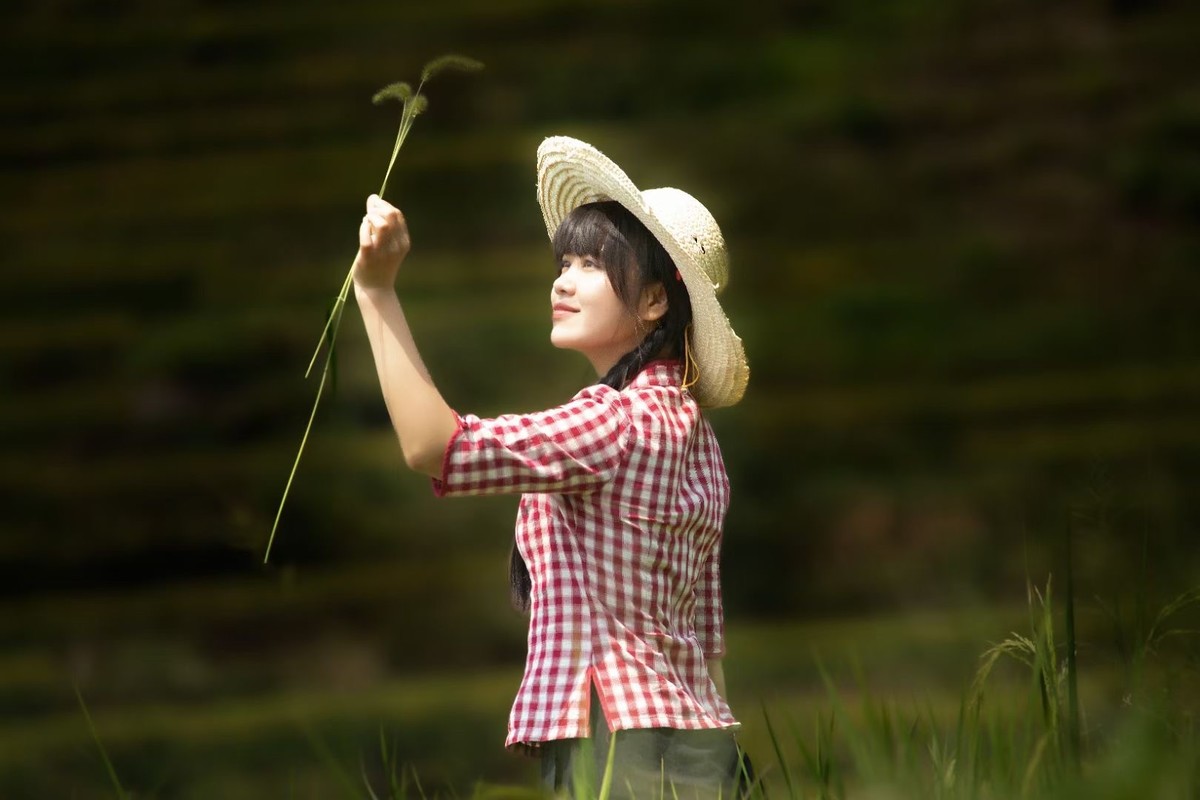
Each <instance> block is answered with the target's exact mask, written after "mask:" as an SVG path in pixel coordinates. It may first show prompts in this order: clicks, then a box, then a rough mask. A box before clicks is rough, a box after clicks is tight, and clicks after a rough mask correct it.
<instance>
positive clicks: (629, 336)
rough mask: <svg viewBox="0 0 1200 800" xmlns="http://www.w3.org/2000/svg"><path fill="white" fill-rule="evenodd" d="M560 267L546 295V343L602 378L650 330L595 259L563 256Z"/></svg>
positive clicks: (569, 255)
mask: <svg viewBox="0 0 1200 800" xmlns="http://www.w3.org/2000/svg"><path fill="white" fill-rule="evenodd" d="M559 267H560V271H559V274H558V277H557V278H556V279H555V280H554V285H553V288H552V290H551V292H550V305H551V321H552V322H551V325H552V327H551V329H550V341H551V343H553V344H554V346H555V347H562V348H566V349H570V350H578V351H579V352H580V353H583V355H584V356H585V357H587V359H588V360H589V361H590V362H592V366H593V367H594V368H595V369H596V374H597V375H603V374H605V373H606V372H608V370H609V369H610V368H611V367H612V365H613V364H615V363H617V361H618V360H619V359H620V358H621V356H623V355H625V354H626V353H628V352H629V351H630V350H632V349H633V348H634V347H636V346H637V344H638V343H639V342H640V341H641V340H642V338H643V337H644V336H645V332H646V330H647V327H648V326H647V325H646V324H645V323H642V322H641V321H640V320H639V317H638V314H637V312H635V311H634V310H631V309H630V308H629V307H628V306H626V305H625V303H624V302H623V301H622V300H621V298H620V297H618V296H617V293H616V291H615V290H614V289H613V287H612V284H611V283H610V282H609V280H608V273H606V272H605V270H604V265H603V264H601V263H600V262H599V260H598V259H596V258H595V257H594V256H581V255H578V254H575V253H565V254H564V255H563V257H562V261H561V263H560V265H559ZM639 305H640V304H639ZM639 310H640V309H639Z"/></svg>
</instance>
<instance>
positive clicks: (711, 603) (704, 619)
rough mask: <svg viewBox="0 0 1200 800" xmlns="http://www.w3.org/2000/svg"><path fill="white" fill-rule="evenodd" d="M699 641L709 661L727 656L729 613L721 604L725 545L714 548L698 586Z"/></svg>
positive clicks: (697, 634) (697, 624) (697, 617)
mask: <svg viewBox="0 0 1200 800" xmlns="http://www.w3.org/2000/svg"><path fill="white" fill-rule="evenodd" d="M696 638H697V639H699V640H700V648H701V649H702V650H703V651H704V655H705V656H706V657H708V658H719V657H720V656H723V655H725V610H724V608H723V607H722V604H721V543H720V541H719V540H718V542H717V546H716V547H714V548H713V550H712V553H711V554H710V555H709V557H708V561H706V562H705V564H704V572H703V573H702V574H701V575H700V582H699V583H698V584H697V586H696Z"/></svg>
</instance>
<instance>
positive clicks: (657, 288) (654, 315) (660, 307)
mask: <svg viewBox="0 0 1200 800" xmlns="http://www.w3.org/2000/svg"><path fill="white" fill-rule="evenodd" d="M666 313H667V290H666V288H665V287H664V286H663V285H662V281H655V282H654V283H651V284H649V285H647V286H645V287H643V288H642V297H641V299H640V300H639V301H638V318H640V319H642V320H644V321H645V322H654V321H655V320H658V319H662V317H663V316H664V315H665V314H666Z"/></svg>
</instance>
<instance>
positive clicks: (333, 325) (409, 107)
mask: <svg viewBox="0 0 1200 800" xmlns="http://www.w3.org/2000/svg"><path fill="white" fill-rule="evenodd" d="M482 68H483V64H482V63H480V62H479V61H476V60H474V59H472V58H467V57H465V56H459V55H444V56H440V57H438V58H435V59H434V60H432V61H430V62H429V63H427V64H426V65H425V66H424V68H423V69H422V70H421V82H420V83H419V84H417V89H416V91H413V89H412V87H411V86H409V85H408V84H407V83H403V82H399V83H392V84H389V85H387V86H385V87H384V88H382V89H380V90H379V91H378V92H376V93H375V96H374V97H373V98H372V102H373V103H375V104H376V105H379V104H381V103H384V102H386V101H388V100H398V101H400V102H401V103H402V104H403V111H402V112H401V116H400V127H399V128H398V129H397V131H396V141H395V143H394V144H393V145H392V157H391V159H390V160H389V161H388V165H387V170H386V171H385V172H384V174H383V182H382V183H381V184H380V186H379V196H380V197H383V196H384V194H385V193H386V192H387V186H388V179H389V178H391V175H392V169H393V168H394V167H395V165H396V157H397V156H398V155H399V154H400V148H401V147H402V146H403V145H404V140H405V139H407V138H408V132H409V131H410V130H412V125H413V120H414V119H416V117H417V116H418V115H419V114H421V113H422V112H424V111H425V109H426V108H428V107H429V101H428V99H426V97H425V96H424V95H423V94H421V90H422V89H423V88H424V87H425V84H426V82H428V81H429V80H430V79H431V78H433V77H434V76H435V75H437V74H438V73H440V72H445V71H449V70H457V71H460V72H475V71H478V70H480V69H482ZM353 283H354V264H353V263H351V265H350V269H349V270H348V271H347V272H346V277H345V279H344V280H343V281H342V287H341V289H340V290H339V291H338V294H337V299H336V300H334V303H333V309H332V311H330V313H329V317H328V319H326V321H325V328H324V330H322V331H321V336H320V338H319V339H318V340H317V346H316V349H314V350H313V355H312V359H310V360H309V362H308V369H307V370H305V372H304V377H305V378H307V377H309V375H311V374H312V369H313V366H314V365H315V364H316V363H317V357H318V355H319V354H320V352H321V348H322V346H325V350H326V356H325V365H324V367H323V368H322V370H321V382H320V384H319V385H318V386H317V395H316V397H315V398H314V399H313V406H312V411H311V412H310V413H309V415H308V424H307V425H306V426H305V427H304V435H303V436H302V437H301V438H300V447H299V449H298V450H297V452H296V458H295V460H293V462H292V468H291V470H290V471H289V473H288V479H287V483H286V484H285V485H284V487H283V495H282V496H281V497H280V498H279V508H278V509H276V511H275V521H274V523H273V524H272V525H271V535H270V537H269V538H268V539H267V549H266V552H265V553H264V554H263V563H264V564H265V563H267V562H268V561H269V560H270V559H271V547H272V546H273V545H274V544H275V534H276V532H277V531H278V530H279V520H280V518H281V517H282V516H283V507H284V504H286V503H287V498H288V495H289V494H290V493H291V490H292V482H293V481H294V480H295V477H296V469H297V468H298V467H299V466H300V458H301V456H303V455H304V448H305V446H306V445H307V444H308V436H309V434H310V433H311V432H312V426H313V420H315V419H316V417H317V408H318V407H319V406H320V404H321V397H322V395H323V394H324V390H325V384H326V382H327V379H328V377H329V371H330V365H331V364H332V363H333V357H334V346H335V344H336V342H337V335H338V330H339V328H340V327H341V324H342V312H343V311H344V310H345V308H346V299H347V298H348V297H349V294H350V287H351V286H352V285H353Z"/></svg>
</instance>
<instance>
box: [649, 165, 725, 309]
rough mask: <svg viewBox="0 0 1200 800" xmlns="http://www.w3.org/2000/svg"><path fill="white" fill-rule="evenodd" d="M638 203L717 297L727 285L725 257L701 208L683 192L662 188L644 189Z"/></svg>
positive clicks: (714, 228) (715, 228)
mask: <svg viewBox="0 0 1200 800" xmlns="http://www.w3.org/2000/svg"><path fill="white" fill-rule="evenodd" d="M641 194H642V200H643V201H644V202H645V203H646V206H647V207H648V208H649V210H650V212H651V213H652V214H654V216H655V217H656V218H657V219H658V221H659V222H660V223H662V225H663V227H665V228H666V229H667V230H669V231H670V232H671V233H672V234H673V235H674V238H675V240H676V242H677V243H678V245H679V246H680V247H683V248H684V249H685V250H686V251H687V252H688V254H689V255H690V256H692V258H693V259H694V261H695V263H696V265H697V266H698V267H700V269H701V270H702V271H703V272H704V274H705V276H706V277H707V278H708V281H709V283H711V284H712V287H713V290H714V291H715V292H716V293H717V294H720V293H721V291H722V290H723V289H724V288H725V286H726V284H728V283H729V255H728V252H727V251H726V249H725V237H724V236H722V235H721V229H720V227H718V226H717V221H716V220H715V219H714V218H713V215H712V214H710V213H709V212H708V209H707V208H705V207H704V205H703V204H702V203H701V202H700V201H699V200H697V199H696V198H694V197H692V196H691V195H690V194H688V193H687V192H685V191H682V190H680V189H672V188H670V187H665V188H661V189H646V190H645V191H643V192H642V193H641Z"/></svg>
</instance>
